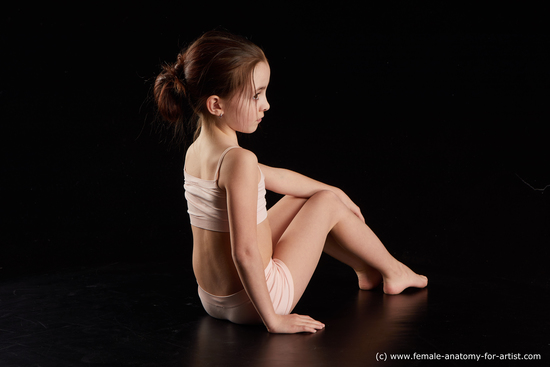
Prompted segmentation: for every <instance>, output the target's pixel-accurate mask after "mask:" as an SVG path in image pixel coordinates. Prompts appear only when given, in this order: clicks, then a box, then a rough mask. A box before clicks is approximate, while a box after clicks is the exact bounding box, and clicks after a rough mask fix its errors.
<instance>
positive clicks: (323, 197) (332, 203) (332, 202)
mask: <svg viewBox="0 0 550 367" xmlns="http://www.w3.org/2000/svg"><path fill="white" fill-rule="evenodd" d="M309 200H315V201H319V202H320V203H322V205H323V206H324V207H326V208H327V209H331V210H337V209H339V208H341V207H342V205H343V204H344V203H342V201H341V200H340V198H339V197H338V196H337V195H336V194H335V193H333V192H332V191H329V190H321V191H318V192H316V193H315V194H313V195H312V196H311V197H310V198H309Z"/></svg>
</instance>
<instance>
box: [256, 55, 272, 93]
mask: <svg viewBox="0 0 550 367" xmlns="http://www.w3.org/2000/svg"><path fill="white" fill-rule="evenodd" d="M270 75H271V70H270V68H269V65H268V64H267V63H266V62H264V61H262V62H259V63H258V64H257V65H256V67H255V68H254V84H255V85H256V87H257V88H260V87H267V84H268V83H269V77H270Z"/></svg>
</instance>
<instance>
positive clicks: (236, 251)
mask: <svg viewBox="0 0 550 367" xmlns="http://www.w3.org/2000/svg"><path fill="white" fill-rule="evenodd" d="M257 252H258V248H257V247H256V248H255V246H235V247H234V248H233V249H232V252H231V255H232V256H233V261H234V262H235V265H236V266H240V265H243V264H247V263H250V261H252V260H253V259H254V258H255V257H256V253H257Z"/></svg>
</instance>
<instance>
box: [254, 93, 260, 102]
mask: <svg viewBox="0 0 550 367" xmlns="http://www.w3.org/2000/svg"><path fill="white" fill-rule="evenodd" d="M252 99H254V100H256V101H257V100H259V99H260V93H256V94H255V95H254V97H252Z"/></svg>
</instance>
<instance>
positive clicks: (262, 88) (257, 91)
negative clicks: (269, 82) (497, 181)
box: [256, 87, 266, 93]
mask: <svg viewBox="0 0 550 367" xmlns="http://www.w3.org/2000/svg"><path fill="white" fill-rule="evenodd" d="M265 88H266V87H260V88H258V89H256V93H260V92H261V91H262V90H264V89H265Z"/></svg>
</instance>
